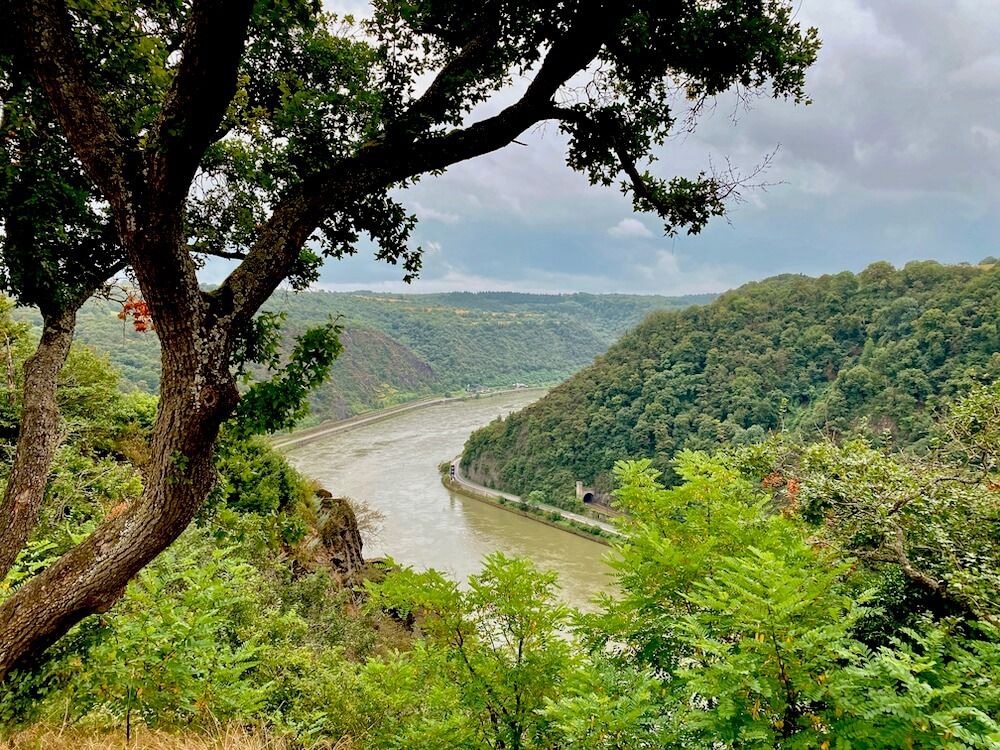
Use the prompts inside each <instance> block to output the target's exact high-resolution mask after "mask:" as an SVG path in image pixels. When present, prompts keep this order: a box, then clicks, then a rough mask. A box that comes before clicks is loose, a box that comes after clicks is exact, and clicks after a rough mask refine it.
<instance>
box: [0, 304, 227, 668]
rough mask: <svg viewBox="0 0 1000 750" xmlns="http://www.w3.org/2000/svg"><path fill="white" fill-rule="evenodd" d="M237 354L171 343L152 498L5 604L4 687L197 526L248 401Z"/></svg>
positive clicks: (217, 339) (217, 340)
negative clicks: (231, 429) (238, 409)
mask: <svg viewBox="0 0 1000 750" xmlns="http://www.w3.org/2000/svg"><path fill="white" fill-rule="evenodd" d="M161 307H162V302H161ZM158 330H159V329H158ZM161 339H162V337H161ZM185 339H186V340H185ZM227 346H228V343H227V342H226V341H225V338H224V337H223V336H217V335H213V334H212V332H208V333H207V335H206V332H205V331H204V330H203V329H202V330H201V331H200V333H199V334H197V335H195V336H193V338H189V337H180V339H179V340H178V339H175V340H170V338H168V339H167V340H164V341H163V359H162V361H163V372H162V380H161V392H160V403H159V408H158V411H157V416H156V424H155V425H154V427H153V435H152V442H151V458H150V462H149V464H148V467H147V471H146V474H145V477H144V479H145V483H144V489H143V493H142V495H141V497H140V499H139V500H138V501H137V502H136V503H135V504H133V506H132V507H131V508H129V509H128V510H127V511H126V512H125V513H123V514H121V515H120V516H117V517H115V518H112V519H110V520H108V521H106V522H105V523H104V524H103V525H102V526H101V527H100V528H98V529H97V530H96V531H95V532H94V533H93V534H92V535H91V536H90V537H89V538H88V539H87V540H86V541H84V542H83V543H81V544H80V545H78V546H77V547H75V548H73V549H72V550H70V551H69V552H67V553H66V554H65V555H63V556H62V557H61V558H60V559H59V560H58V561H56V562H55V563H54V564H53V565H52V566H51V567H49V568H48V569H47V570H45V571H44V572H43V573H41V574H39V575H37V576H35V577H34V578H32V579H31V580H30V581H28V582H27V583H25V584H24V585H23V586H22V587H21V588H19V589H17V590H16V591H15V592H14V594H13V595H12V596H11V597H10V598H9V599H8V600H7V601H6V602H4V603H3V604H2V605H0V682H2V681H3V679H4V678H5V677H6V676H7V674H8V673H9V672H10V671H11V670H12V669H14V668H16V667H17V666H18V665H20V664H23V663H24V662H26V661H28V660H29V659H31V658H33V657H35V656H37V655H39V654H40V653H41V652H42V651H43V650H44V649H45V648H47V647H48V646H49V645H50V644H51V643H53V642H54V641H55V640H57V639H58V638H60V637H61V636H63V635H64V634H65V633H66V632H67V631H68V630H69V629H70V628H71V627H72V626H73V625H75V624H76V623H78V622H79V621H80V620H82V619H83V618H84V617H86V616H87V615H90V614H93V613H97V612H105V611H107V610H108V609H109V608H110V607H111V606H112V605H113V604H114V603H115V602H116V601H117V600H118V599H119V598H120V597H121V595H122V594H123V593H124V591H125V586H126V585H127V584H128V582H129V581H130V580H131V579H132V578H133V577H134V576H135V575H136V574H137V573H138V572H139V571H140V570H142V568H143V567H144V566H145V565H146V564H148V563H149V562H150V561H152V560H153V559H154V558H155V557H156V556H157V555H158V554H160V552H162V551H163V550H164V549H166V547H168V546H169V545H170V543H171V542H173V541H174V540H175V539H176V538H177V537H178V536H179V535H180V534H181V532H183V531H184V529H185V528H187V526H188V524H189V523H190V522H191V520H192V519H193V518H194V516H195V514H196V513H197V512H198V509H199V508H200V507H201V505H202V503H203V502H204V499H205V496H206V495H207V494H208V492H209V490H210V489H211V486H212V483H213V481H214V479H215V472H214V468H213V463H212V451H213V447H214V444H215V440H216V437H217V436H218V432H219V427H220V426H221V424H222V422H223V421H224V420H225V419H226V418H227V417H228V416H229V414H230V413H231V412H232V410H233V408H234V407H235V405H236V402H237V399H238V394H237V391H236V387H235V384H234V382H233V378H232V376H231V375H230V373H229V370H228V362H229V357H228V351H226V347H227Z"/></svg>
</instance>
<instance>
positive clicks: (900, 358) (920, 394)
mask: <svg viewBox="0 0 1000 750" xmlns="http://www.w3.org/2000/svg"><path fill="white" fill-rule="evenodd" d="M998 376H1000V266H996V265H993V266H988V265H984V266H978V267H972V266H942V265H939V264H937V263H931V262H926V263H911V264H909V265H907V266H906V267H905V268H903V269H901V270H895V269H893V268H892V266H890V265H889V264H887V263H876V264H874V265H872V266H870V267H869V268H868V269H866V270H865V271H863V272H862V273H860V274H857V275H855V274H851V273H842V274H838V275H835V276H824V277H822V278H818V279H812V278H806V277H801V276H779V277H775V278H772V279H768V280H766V281H762V282H758V283H753V284H748V285H746V286H744V287H741V288H740V289H737V290H735V291H732V292H729V293H727V294H725V295H723V296H721V297H720V298H719V299H717V300H716V301H715V302H713V303H712V304H709V305H705V306H701V307H691V308H688V309H686V310H683V311H674V312H657V313H654V314H652V315H651V316H650V317H649V318H648V319H647V320H646V321H644V322H643V323H642V324H641V325H640V326H638V327H637V328H636V329H635V330H633V331H631V332H630V333H629V334H627V335H626V336H625V337H623V338H622V340H621V341H620V342H619V343H618V344H616V345H615V346H614V347H612V348H611V349H610V350H609V351H608V352H607V353H606V354H605V355H604V356H602V357H600V358H599V359H598V360H597V361H596V362H595V363H594V364H593V365H592V366H590V367H588V368H586V369H584V370H582V371H581V372H579V373H578V374H577V375H575V376H573V377H572V378H570V379H569V380H568V381H567V382H565V383H563V384H562V385H560V386H559V387H558V388H556V389H554V390H553V391H552V392H551V393H550V394H549V395H548V396H547V397H546V398H544V399H542V400H541V401H539V402H538V403H537V404H534V405H532V406H531V407H529V408H527V409H525V410H524V411H522V412H519V413H516V414H513V415H511V416H510V417H508V418H507V419H506V420H503V421H498V422H494V423H493V424H491V425H489V426H487V427H485V428H483V429H482V430H479V431H478V432H476V433H474V434H473V435H472V436H471V438H470V439H469V441H468V443H467V444H466V448H465V453H464V456H463V465H464V466H465V467H466V471H467V472H468V473H469V475H470V476H472V477H473V478H475V479H477V480H479V481H482V482H484V483H486V484H489V485H490V486H494V487H497V488H499V489H504V490H508V491H511V492H516V493H519V494H526V493H527V492H529V491H531V490H534V489H541V490H544V491H546V492H549V493H550V494H553V495H556V496H563V495H567V494H571V493H572V488H573V483H574V481H575V480H577V479H579V480H583V481H585V482H587V483H593V484H595V485H596V486H597V487H599V488H601V489H606V488H607V487H608V475H609V472H610V469H611V467H612V466H613V464H614V462H615V461H616V460H618V459H621V458H626V457H639V456H646V457H650V458H652V459H654V463H655V464H656V465H657V466H658V467H659V468H661V469H664V470H669V467H670V461H671V458H672V456H673V455H674V454H675V452H676V451H678V450H680V449H682V448H707V447H710V446H713V445H715V444H716V443H719V442H724V441H735V442H749V441H754V440H757V439H759V438H760V437H762V436H763V435H764V433H765V432H766V431H767V430H773V429H777V428H780V427H781V426H782V425H784V426H785V428H787V429H794V430H799V431H802V432H803V433H813V434H814V433H816V432H818V431H827V432H832V433H842V432H844V431H847V430H850V429H852V428H854V427H856V426H857V424H858V422H859V420H860V419H861V418H862V417H867V418H868V419H869V423H870V426H871V428H873V429H875V430H877V431H883V430H888V431H890V432H891V433H892V434H893V435H894V436H895V438H896V439H897V440H899V441H900V442H901V443H903V444H916V443H918V441H919V440H920V439H921V438H922V436H924V435H925V434H926V428H927V426H928V424H929V422H930V419H931V412H932V411H933V409H934V406H935V404H936V403H938V402H939V400H940V399H941V398H942V397H947V396H951V395H953V394H956V393H958V392H959V391H960V390H961V389H963V388H964V387H966V386H967V385H969V383H970V382H972V381H985V380H989V379H991V378H996V377H998Z"/></svg>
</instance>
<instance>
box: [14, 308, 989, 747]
mask: <svg viewBox="0 0 1000 750" xmlns="http://www.w3.org/2000/svg"><path fill="white" fill-rule="evenodd" d="M0 323H2V325H3V331H4V333H5V334H6V335H8V336H9V337H10V340H11V341H12V342H13V343H14V349H13V351H14V352H15V357H16V359H15V372H16V370H17V365H18V364H20V358H22V357H23V356H25V355H26V354H27V353H28V352H29V351H30V349H31V345H30V343H29V342H28V341H26V340H25V331H24V329H23V327H18V326H17V325H16V324H14V323H13V322H11V321H10V320H9V319H7V320H6V322H4V321H0ZM117 377H118V376H117V374H116V373H115V372H114V371H113V370H112V369H111V368H110V367H109V365H108V363H107V361H106V359H103V358H102V357H100V356H97V355H95V354H93V353H92V352H90V351H89V350H87V349H85V348H74V349H73V351H72V352H71V354H70V357H69V360H68V363H67V366H66V368H65V370H64V372H63V380H62V383H61V388H60V394H61V396H60V398H61V408H62V413H63V414H64V418H65V420H66V424H67V439H66V441H65V442H64V444H63V446H62V447H61V448H60V451H59V452H58V454H57V457H56V460H55V462H54V473H53V478H52V481H51V482H50V485H49V491H48V493H47V496H46V500H45V503H44V507H43V510H42V516H41V518H42V521H41V523H40V524H39V526H38V527H37V528H36V529H35V531H34V533H33V536H32V539H31V541H30V543H29V545H28V547H27V549H26V551H25V552H24V553H22V555H21V556H20V558H19V560H18V563H17V565H16V566H15V568H14V569H13V571H12V573H11V574H10V575H9V576H8V577H7V579H6V580H5V581H4V583H3V585H2V593H0V598H2V597H10V596H11V595H12V594H15V593H16V591H17V589H18V587H19V586H21V585H23V584H24V581H25V580H28V579H29V577H30V575H31V574H32V573H33V572H34V570H36V569H37V568H39V567H44V566H45V565H46V564H48V562H49V561H50V560H52V559H54V558H56V557H57V556H58V555H59V554H60V553H61V552H62V550H64V549H65V548H67V547H69V546H71V545H72V544H74V543H75V540H76V539H77V538H78V537H79V536H80V535H83V534H85V533H87V531H88V529H89V528H91V527H93V525H95V524H97V523H99V522H100V521H101V519H102V518H103V517H105V516H107V515H112V514H115V513H120V512H122V505H123V504H128V503H131V502H135V500H136V498H137V496H138V493H139V492H140V487H141V475H140V472H139V471H138V468H137V467H138V466H141V463H142V461H143V460H144V456H143V452H142V451H141V446H142V444H143V441H142V439H143V437H144V435H145V434H147V433H148V431H149V429H150V425H151V422H152V414H153V410H152V407H153V405H154V401H155V399H154V397H151V396H148V395H146V394H141V393H137V392H133V393H127V394H126V393H118V392H117V391H116V389H115V387H114V386H115V385H116V382H115V381H116V379H117ZM16 393H17V391H16V389H15V391H14V392H13V394H12V393H11V392H0V402H2V403H8V404H9V403H12V401H13V412H14V413H15V414H16V411H17V408H18V397H17V395H16ZM108 393H111V394H113V397H112V398H110V399H109V398H107V395H108ZM12 395H13V399H12ZM998 430H1000V384H996V385H993V386H989V387H977V388H975V389H973V390H972V391H971V392H969V393H968V394H967V395H965V396H963V397H961V398H959V399H958V400H957V401H956V402H954V403H953V404H951V405H950V406H949V407H948V410H947V415H946V417H945V418H944V419H943V420H942V421H941V422H940V423H935V424H934V425H932V427H931V431H930V434H929V440H928V444H929V448H928V450H927V451H926V452H925V453H924V454H923V455H920V456H916V455H914V454H913V453H911V452H905V451H899V450H896V449H895V448H894V447H893V446H890V445H886V444H874V443H872V442H870V441H866V440H865V439H863V438H857V439H853V440H849V441H846V442H840V443H838V442H834V441H832V440H822V441H819V442H816V443H802V442H799V441H797V440H795V439H793V438H792V436H791V435H789V434H785V435H774V436H772V437H770V438H769V439H767V440H765V441H762V442H757V443H754V444H745V445H730V446H729V447H726V448H723V449H720V450H717V451H715V452H713V453H709V452H705V451H690V450H688V451H683V452H681V453H680V454H679V455H678V456H677V460H676V463H675V473H676V476H677V477H678V479H677V481H676V482H675V483H674V486H673V487H670V488H665V487H664V486H663V485H662V483H661V481H660V478H659V474H658V472H657V471H656V470H655V469H654V468H653V467H652V466H651V464H650V461H649V460H648V459H643V460H639V461H622V462H620V463H619V464H618V465H617V466H616V467H615V477H616V485H617V487H618V489H617V493H616V495H617V502H618V503H619V504H620V505H621V506H622V507H623V508H625V509H627V510H628V512H629V514H628V515H627V516H623V517H622V518H621V519H620V521H619V523H620V526H621V530H622V532H623V534H624V537H623V538H621V539H618V540H614V541H613V542H612V543H613V547H614V556H613V557H612V561H613V562H612V564H613V567H614V569H615V571H616V575H617V578H618V584H619V586H618V591H617V592H616V593H615V594H614V595H611V596H608V597H606V598H605V599H604V601H603V602H602V603H601V606H600V608H599V609H598V610H597V611H595V612H591V613H588V614H581V613H578V612H575V611H573V610H571V609H569V608H568V607H566V606H565V605H564V604H562V603H561V601H560V599H559V596H558V581H557V578H556V576H555V575H554V574H552V573H547V572H543V571H539V570H537V569H535V568H534V566H533V565H532V564H531V563H529V562H527V561H525V560H519V559H512V558H507V557H504V556H503V555H500V554H496V555H493V556H491V557H490V558H488V559H487V560H486V561H485V563H484V567H483V570H482V572H481V573H480V574H478V575H476V576H474V577H472V578H471V579H470V580H469V581H468V582H467V585H465V586H459V585H458V583H457V582H455V581H452V580H449V579H448V578H446V577H444V576H443V575H441V574H439V573H436V572H434V571H423V572H418V571H413V570H408V569H402V570H400V569H393V568H392V566H391V565H390V566H380V567H375V566H372V565H371V564H367V565H365V566H363V567H359V568H357V569H356V570H354V571H353V572H351V573H350V574H347V573H346V571H344V570H343V569H338V568H337V567H336V566H334V565H331V562H330V560H331V557H330V555H329V554H324V549H325V548H324V547H323V546H322V542H321V541H320V540H322V539H324V538H329V537H336V536H337V535H338V534H340V533H341V532H342V530H343V529H344V528H345V517H344V516H343V515H338V516H336V517H330V516H329V515H328V516H326V517H325V519H324V517H323V516H322V500H321V499H320V498H318V497H317V495H316V491H315V488H314V487H313V486H310V484H309V483H308V482H307V481H306V480H304V479H303V478H302V477H299V476H298V475H297V474H296V473H295V472H294V471H293V470H291V469H290V468H289V467H288V466H287V464H285V462H284V460H283V459H282V458H281V457H280V456H279V455H277V454H275V453H274V452H272V451H271V450H270V449H268V448H267V446H266V444H265V443H263V442H260V441H259V440H258V439H255V438H251V439H249V440H243V439H240V438H237V437H235V436H230V437H229V438H227V440H226V442H225V443H224V445H225V448H224V450H222V451H221V452H220V453H219V454H218V457H217V459H216V466H217V469H218V471H219V474H220V483H219V485H218V488H217V489H216V491H215V492H214V493H213V495H212V496H211V498H210V501H209V502H208V503H207V504H206V506H205V507H204V509H203V510H202V512H201V514H200V515H199V518H198V520H197V521H196V523H195V524H194V525H193V526H192V527H191V528H190V529H188V530H187V531H186V532H185V533H184V534H183V535H182V536H181V538H180V539H179V540H178V541H177V543H175V544H174V545H173V546H171V548H170V550H168V551H167V552H166V553H165V554H164V555H162V556H161V557H160V558H159V559H158V560H157V561H156V562H155V563H153V564H152V565H151V566H149V567H147V568H146V570H144V571H143V572H142V573H141V574H140V575H139V576H138V577H137V578H136V579H135V580H134V581H133V582H132V583H130V584H129V586H128V589H127V590H126V592H125V595H124V597H123V598H122V599H121V600H120V601H119V602H118V603H117V604H116V605H115V606H114V607H112V608H111V609H110V610H109V611H107V612H105V613H102V614H100V615H98V616H96V617H93V618H89V619H87V620H85V621H84V622H82V623H81V624H79V625H78V626H76V627H75V628H74V629H73V630H72V631H71V632H70V634H69V635H68V636H67V637H66V638H64V639H62V640H61V641H60V642H59V644H58V645H57V646H56V647H55V648H53V649H51V650H50V651H49V652H48V653H47V655H46V658H45V659H43V660H39V661H36V662H34V663H32V664H30V665H26V666H25V667H24V668H22V669H20V670H19V671H17V672H15V673H13V674H12V675H10V676H9V677H8V680H7V682H6V684H5V686H4V687H5V689H4V691H3V692H2V693H0V718H2V726H3V727H4V733H5V734H8V735H9V736H10V740H11V742H12V743H13V746H14V747H25V748H28V747H52V748H59V749H60V750H61V749H62V748H64V747H68V746H69V744H68V743H69V742H72V744H73V746H76V747H86V746H87V744H86V743H87V742H94V741H96V740H95V738H101V739H102V741H105V742H113V743H117V742H121V741H122V739H123V738H124V737H126V736H131V737H134V738H136V741H137V742H138V743H139V744H138V745H137V746H138V747H151V748H152V747H174V746H177V747H193V748H195V747H210V746H218V747H228V748H233V749H234V750H235V749H237V748H243V747H248V748H258V747H261V748H262V747H286V748H296V747H338V748H358V749H361V748H371V749H372V750H375V749H381V748H401V749H402V748H456V749H457V748H483V749H484V750H485V749H486V748H525V749H527V748H536V749H543V748H544V749H545V750H557V749H560V748H568V747H573V748H590V749H593V750H612V749H616V750H624V749H628V750H632V749H635V750H639V749H640V748H651V747H682V748H704V747H720V746H721V747H730V748H763V747H781V748H798V747H820V748H823V747H826V748H831V747H880V748H916V749H918V750H920V749H923V748H977V749H978V748H982V749H983V750H986V749H987V748H995V747H996V746H997V745H998V743H1000V723H998V721H997V716H998V715H1000V600H998V599H997V597H996V595H995V594H996V591H997V590H998V588H1000V579H998V577H997V571H998V570H1000V533H998V529H1000V491H998V487H1000V432H998ZM6 435H7V437H6V438H5V440H4V443H3V449H4V450H5V451H7V452H10V451H11V450H13V443H12V436H11V433H10V432H9V431H8V432H7V433H6ZM331 525H332V528H331ZM346 526H348V527H349V526H350V523H349V522H346ZM213 738H214V739H213Z"/></svg>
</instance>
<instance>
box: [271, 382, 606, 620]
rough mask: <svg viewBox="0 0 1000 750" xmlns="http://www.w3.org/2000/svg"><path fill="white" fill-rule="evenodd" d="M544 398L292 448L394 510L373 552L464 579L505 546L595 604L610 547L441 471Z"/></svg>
mask: <svg viewBox="0 0 1000 750" xmlns="http://www.w3.org/2000/svg"><path fill="white" fill-rule="evenodd" d="M540 395H541V392H539V391H515V392H512V393H504V394H499V395H495V396H487V397H483V398H479V399H470V400H468V401H449V402H445V403H437V404H433V405H430V406H427V407H424V408H420V409H414V410H411V411H405V412H402V413H399V414H396V415H394V416H391V417H389V418H386V419H381V420H378V421H373V422H370V423H366V424H361V425H357V426H353V427H352V428H350V429H347V430H344V431H340V432H333V433H328V434H326V435H323V436H320V437H317V438H316V439H314V440H310V441H309V442H306V443H299V444H297V445H293V446H290V447H288V448H287V450H286V455H287V456H288V459H289V461H290V462H291V463H292V464H293V465H294V466H295V467H296V468H297V469H299V470H300V471H302V472H303V473H304V474H306V475H308V476H310V477H313V478H315V479H316V480H318V481H319V482H320V483H321V484H322V485H323V486H324V487H326V488H327V489H328V490H330V491H331V492H332V493H334V494H335V495H346V496H348V497H352V498H355V499H357V500H362V501H364V502H366V503H368V505H369V506H371V507H372V508H374V509H376V510H378V511H379V512H381V513H382V514H383V515H384V517H385V518H384V520H383V522H382V528H381V530H380V531H379V533H378V535H377V536H376V537H374V538H373V537H372V536H371V535H370V534H369V535H367V536H366V538H365V549H364V553H365V557H369V558H371V557H382V556H387V557H392V558H393V559H395V560H396V561H397V562H400V563H402V564H404V565H412V566H414V567H416V568H420V569H424V568H436V569H438V570H440V571H442V572H444V573H447V574H449V575H450V576H452V577H454V578H456V579H459V580H464V579H465V578H466V577H467V576H468V575H469V574H470V573H474V572H476V571H478V570H479V569H480V566H481V562H482V559H483V557H484V556H485V555H488V554H490V553H491V552H494V551H495V550H500V551H502V552H504V553H505V554H508V555H519V556H523V557H527V558H530V559H531V560H533V561H534V562H535V563H536V564H537V565H539V566H540V567H542V568H546V569H549V570H554V571H556V572H557V573H559V581H560V584H561V586H562V594H563V598H564V600H565V601H567V602H568V603H569V604H572V605H574V606H580V607H586V606H587V604H588V602H589V601H590V599H591V597H593V595H594V594H595V593H597V592H599V591H607V590H608V589H609V588H610V584H611V581H610V577H609V573H610V571H609V569H608V566H607V564H606V563H605V562H604V557H605V556H606V555H607V554H608V553H609V551H608V548H607V547H605V546H602V545H600V544H598V543H596V542H592V541H590V540H588V539H583V538H581V537H578V536H574V535H573V534H569V533H567V532H565V531H561V530H559V529H556V528H553V527H551V526H546V525H545V524H542V523H539V522H537V521H533V520H531V519H529V518H524V517H522V516H518V515H515V514H513V513H510V512H508V511H506V510H503V509H502V508H498V507H495V506H492V505H488V504H486V503H483V502H481V501H479V500H475V499H472V498H469V497H466V496H465V495H461V494H458V493H454V492H451V491H449V490H448V489H447V488H445V487H444V486H443V485H442V484H441V477H440V474H439V473H438V465H439V464H440V463H442V462H444V461H447V460H449V459H451V458H452V457H453V456H455V455H457V454H458V453H459V452H461V450H462V446H463V444H464V443H465V440H466V438H468V436H469V433H471V432H472V431H473V430H475V429H476V428H478V427H482V426H483V425H485V424H487V423H488V422H490V420H492V419H495V418H496V417H498V416H501V415H505V414H507V413H509V412H511V411H514V410H517V409H520V408H522V407H524V406H527V405H528V404H529V403H531V402H532V401H534V400H535V399H537V398H539V397H540Z"/></svg>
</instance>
